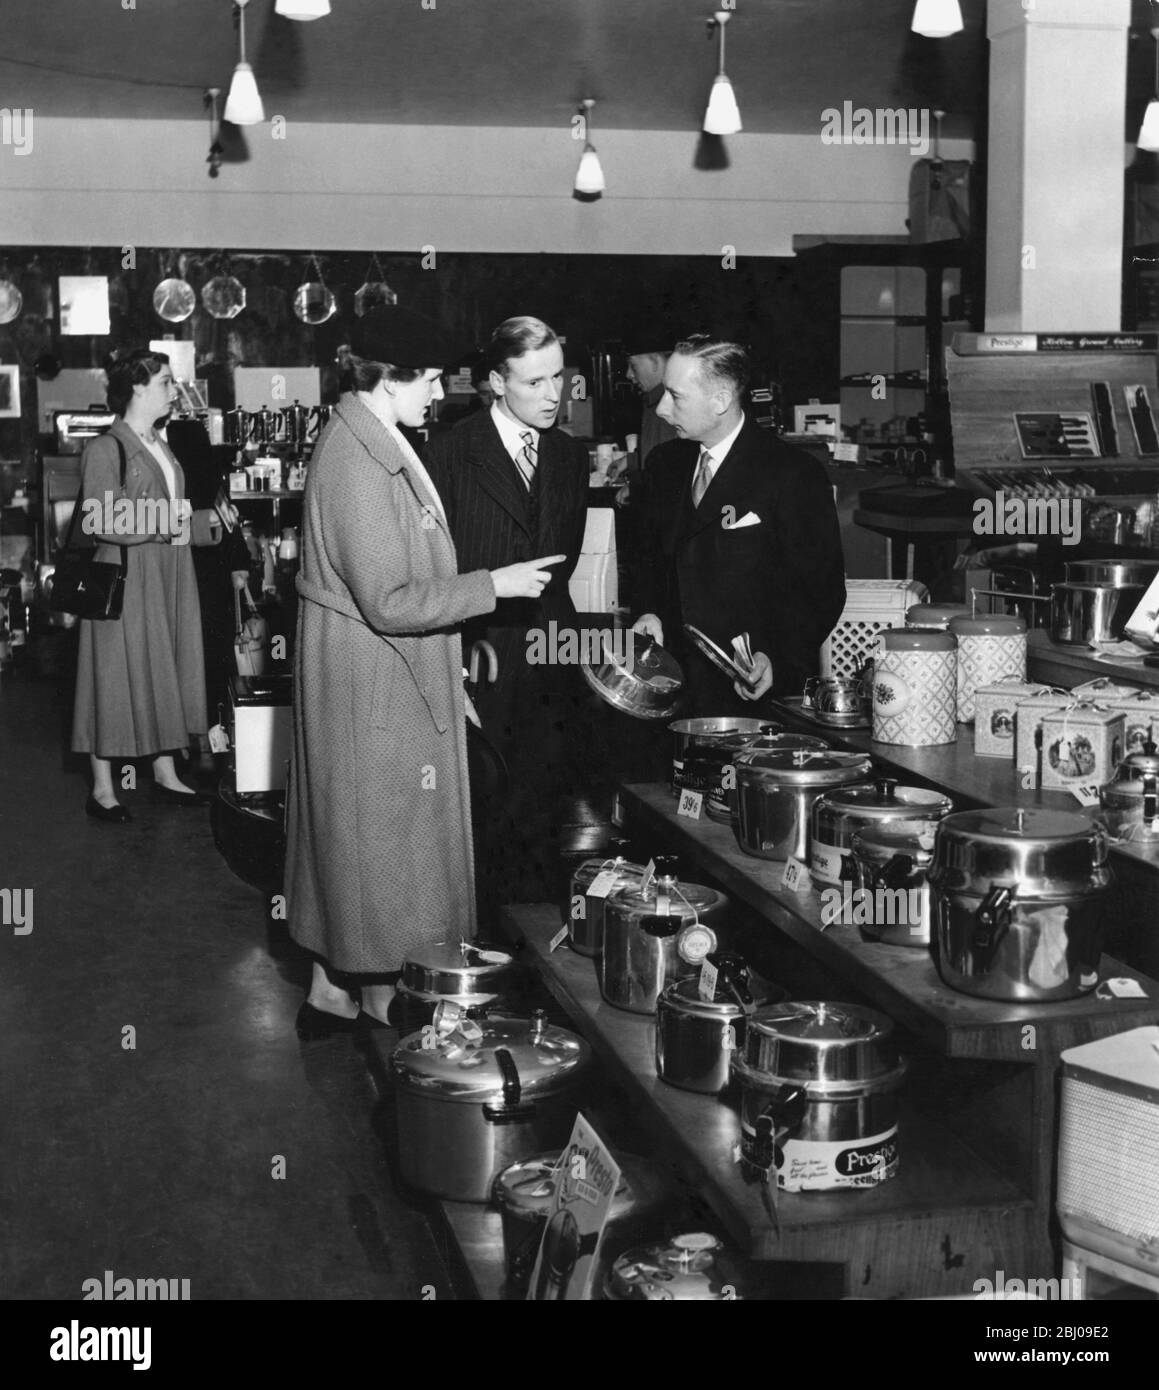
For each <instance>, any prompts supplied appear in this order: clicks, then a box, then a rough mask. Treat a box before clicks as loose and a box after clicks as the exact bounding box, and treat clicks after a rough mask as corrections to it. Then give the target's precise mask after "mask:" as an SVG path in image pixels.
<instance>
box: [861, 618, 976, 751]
mask: <svg viewBox="0 0 1159 1390" xmlns="http://www.w3.org/2000/svg"><path fill="white" fill-rule="evenodd" d="M956 648H957V640H956V638H954V637H952V636H951V635H950V634H949V633H948V632H917V631H911V630H909V629H908V628H891V629H889V630H887V631H886V632H883V633H882V634H881V636H880V638H879V639H878V648H877V655H876V658H875V663H874V670H873V737H874V740H875V741H876V742H878V743H896V744H901V745H902V746H903V747H906V748H929V747H932V746H934V745H935V744H940V743H953V742H954V741H955V739H956V738H957V737H958V724H957V718H956V710H957V689H956V685H955V680H956V673H957V669H958V655H957V650H956Z"/></svg>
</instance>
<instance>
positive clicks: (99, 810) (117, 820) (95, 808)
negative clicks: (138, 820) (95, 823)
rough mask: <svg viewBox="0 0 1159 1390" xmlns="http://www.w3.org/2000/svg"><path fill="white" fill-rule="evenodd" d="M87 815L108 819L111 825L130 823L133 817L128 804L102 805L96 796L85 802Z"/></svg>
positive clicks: (96, 818)
mask: <svg viewBox="0 0 1159 1390" xmlns="http://www.w3.org/2000/svg"><path fill="white" fill-rule="evenodd" d="M85 815H86V816H92V818H93V820H103V821H106V822H107V823H108V824H109V825H128V823H129V822H130V821H131V820H132V819H133V817H132V816H131V815H130V814H129V808H128V807H127V806H121V805H119V804H118V805H116V806H102V805H101V803H100V802H99V801H98V800H97V799H96V797H94V796H90V797H89V799H88V800H87V801H86V802H85Z"/></svg>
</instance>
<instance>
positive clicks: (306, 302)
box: [294, 256, 338, 326]
mask: <svg viewBox="0 0 1159 1390" xmlns="http://www.w3.org/2000/svg"><path fill="white" fill-rule="evenodd" d="M310 267H312V268H313V272H314V274H315V275H316V276H317V277H318V278H317V279H316V280H308V281H307V282H306V283H305V284H304V285H299V286H298V288H297V291H296V292H295V294H294V314H295V316H296V317H297V318H299V319H301V321H302V322H303V323H308V324H311V325H313V326H317V325H318V324H320V323H325V322H326V320H327V319H330V318H332V317H333V316H334V311H335V309H336V308H337V307H338V303H337V300H335V298H334V295H333V294H332V293H331V291H330V290H328V289H327V288H326V283H325V281H324V280H323V279H322V270H321V267H320V266H319V265H318V258H317V256H311V257H310ZM308 269H309V267H308Z"/></svg>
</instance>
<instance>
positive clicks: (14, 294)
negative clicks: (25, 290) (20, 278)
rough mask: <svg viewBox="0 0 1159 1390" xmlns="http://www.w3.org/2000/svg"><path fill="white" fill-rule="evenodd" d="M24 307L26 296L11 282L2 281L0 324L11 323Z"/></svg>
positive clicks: (0, 283) (0, 289) (0, 282)
mask: <svg viewBox="0 0 1159 1390" xmlns="http://www.w3.org/2000/svg"><path fill="white" fill-rule="evenodd" d="M23 307H24V296H23V295H22V294H21V293H20V291H19V290H18V289H17V288H16V286H15V285H14V284H13V283H12V281H11V280H0V323H11V322H12V320H13V319H14V318H16V317H17V315H18V314H19V313H20V310H21V309H22V308H23Z"/></svg>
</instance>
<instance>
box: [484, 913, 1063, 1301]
mask: <svg viewBox="0 0 1159 1390" xmlns="http://www.w3.org/2000/svg"><path fill="white" fill-rule="evenodd" d="M504 919H505V926H506V928H507V930H508V931H509V932H510V933H511V934H512V936H513V937H514V939H516V940H517V941H520V942H521V943H522V944H523V946H524V948H525V950H526V951H527V953H528V954H529V956H530V957H531V959H532V961H533V962H534V963H535V965H536V966H537V968H538V969H539V971H540V973H541V975H542V978H543V980H544V982H545V983H546V985H547V987H548V989H549V990H550V991H551V992H552V994H553V995H554V996H555V998H556V999H557V1000H558V1001H559V1003H560V1004H561V1005H562V1006H563V1008H565V1009H566V1010H567V1011H568V1013H569V1014H570V1015H571V1016H572V1018H573V1019H574V1020H575V1022H576V1025H577V1027H579V1028H580V1030H581V1031H582V1032H583V1033H584V1035H585V1036H586V1037H587V1039H588V1041H589V1042H590V1043H591V1045H592V1048H593V1049H594V1051H595V1052H596V1054H597V1055H598V1056H599V1057H600V1058H601V1060H602V1061H603V1062H604V1063H605V1065H606V1066H607V1067H608V1069H609V1071H610V1073H611V1074H612V1076H613V1077H614V1078H615V1079H616V1080H617V1081H618V1082H620V1084H621V1085H622V1086H623V1087H624V1088H625V1089H626V1091H627V1093H628V1098H629V1100H630V1101H632V1102H634V1103H636V1104H638V1106H639V1113H640V1116H641V1119H643V1120H646V1121H647V1122H648V1123H649V1124H650V1126H651V1127H652V1128H653V1129H654V1130H655V1131H656V1132H657V1136H658V1139H659V1142H660V1146H661V1147H660V1151H661V1152H662V1153H663V1154H664V1155H665V1157H666V1158H668V1159H669V1160H671V1161H672V1162H674V1163H675V1164H676V1165H677V1166H678V1168H679V1169H680V1170H681V1173H682V1176H683V1177H684V1178H685V1179H686V1180H687V1181H688V1182H690V1183H692V1184H693V1185H694V1186H695V1187H696V1189H697V1191H699V1192H700V1193H701V1195H703V1197H704V1198H705V1200H706V1201H707V1202H708V1204H709V1205H710V1206H711V1207H712V1209H713V1211H714V1212H715V1214H716V1216H717V1217H718V1218H719V1219H720V1221H721V1222H722V1224H723V1225H724V1227H725V1229H726V1231H727V1232H728V1233H729V1234H730V1235H731V1237H732V1238H733V1239H734V1240H735V1241H736V1242H737V1243H738V1245H739V1246H740V1247H741V1249H742V1250H743V1251H745V1252H746V1253H747V1254H748V1255H750V1256H751V1257H752V1258H754V1259H760V1260H783V1261H791V1262H808V1263H816V1264H828V1265H838V1266H842V1267H843V1268H844V1270H845V1292H846V1294H849V1295H852V1294H857V1295H858V1296H860V1297H863V1298H897V1297H924V1296H933V1295H938V1294H952V1293H957V1292H963V1291H966V1290H969V1289H970V1288H971V1286H972V1284H973V1281H974V1280H975V1279H977V1278H980V1277H983V1276H987V1271H991V1273H990V1275H988V1276H987V1277H993V1276H992V1271H993V1270H994V1269H999V1268H1000V1269H1012V1268H1020V1269H1021V1268H1028V1267H1037V1266H1036V1265H1035V1259H1036V1255H1037V1254H1038V1253H1040V1252H1035V1250H1034V1248H1033V1246H1034V1220H1033V1203H1032V1200H1031V1198H1030V1196H1029V1195H1028V1194H1027V1193H1026V1192H1022V1191H1020V1190H1019V1189H1018V1187H1017V1186H1016V1185H1015V1183H1014V1182H1013V1181H1011V1179H1009V1178H1007V1177H1005V1176H1003V1175H1001V1174H1000V1173H998V1172H997V1171H995V1169H994V1168H993V1167H992V1166H991V1165H990V1164H988V1163H987V1162H986V1161H985V1160H984V1159H983V1158H981V1157H980V1156H979V1155H978V1154H976V1153H974V1152H973V1151H971V1150H970V1149H969V1148H968V1147H967V1146H966V1145H965V1144H964V1143H962V1142H961V1141H960V1140H958V1139H957V1138H955V1137H954V1136H953V1135H951V1134H950V1133H949V1132H948V1131H947V1130H946V1129H944V1128H943V1127H942V1126H940V1125H937V1124H935V1123H932V1122H931V1121H929V1120H928V1119H925V1118H923V1117H921V1116H919V1115H917V1114H915V1113H912V1112H911V1111H910V1110H909V1109H907V1108H906V1107H904V1106H903V1108H902V1114H901V1118H900V1120H899V1137H900V1144H901V1164H900V1169H899V1172H898V1175H897V1176H896V1177H895V1178H893V1179H891V1180H890V1181H888V1182H885V1183H882V1184H881V1185H880V1186H878V1187H872V1188H865V1189H861V1190H857V1191H845V1192H805V1193H786V1192H780V1193H777V1194H776V1198H775V1201H776V1216H775V1219H774V1218H772V1217H770V1214H769V1211H768V1209H767V1207H766V1203H765V1197H764V1194H762V1191H761V1188H760V1186H759V1185H757V1184H749V1183H747V1182H745V1180H744V1178H743V1177H742V1175H741V1169H740V1167H739V1165H738V1163H737V1162H736V1146H737V1144H738V1143H739V1140H740V1119H739V1116H738V1114H737V1112H736V1110H735V1109H734V1108H732V1107H731V1106H730V1105H728V1104H725V1103H723V1102H722V1101H720V1100H718V1099H717V1098H716V1097H714V1096H705V1095H699V1094H696V1093H694V1092H690V1091H682V1090H679V1089H677V1088H676V1087H673V1086H669V1085H667V1084H666V1083H665V1082H663V1081H661V1080H660V1078H659V1077H658V1076H657V1075H656V1065H655V1053H654V1047H655V1043H654V1029H655V1023H654V1020H653V1019H652V1018H651V1017H650V1016H642V1015H636V1014H629V1013H625V1012H624V1011H622V1010H619V1009H614V1008H612V1007H611V1006H610V1005H608V1004H605V1003H604V1001H603V999H602V998H601V996H600V991H599V986H598V982H597V980H596V975H595V970H594V968H593V962H592V961H591V960H590V959H588V958H586V957H583V956H579V955H576V954H575V953H574V952H572V951H570V950H568V949H567V948H566V947H562V948H560V949H558V950H557V951H555V952H552V951H551V950H550V941H551V937H552V936H553V935H554V934H555V932H556V931H557V929H558V926H559V917H558V909H556V908H553V907H545V906H541V905H530V906H513V907H508V908H506V909H505V910H504Z"/></svg>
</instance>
